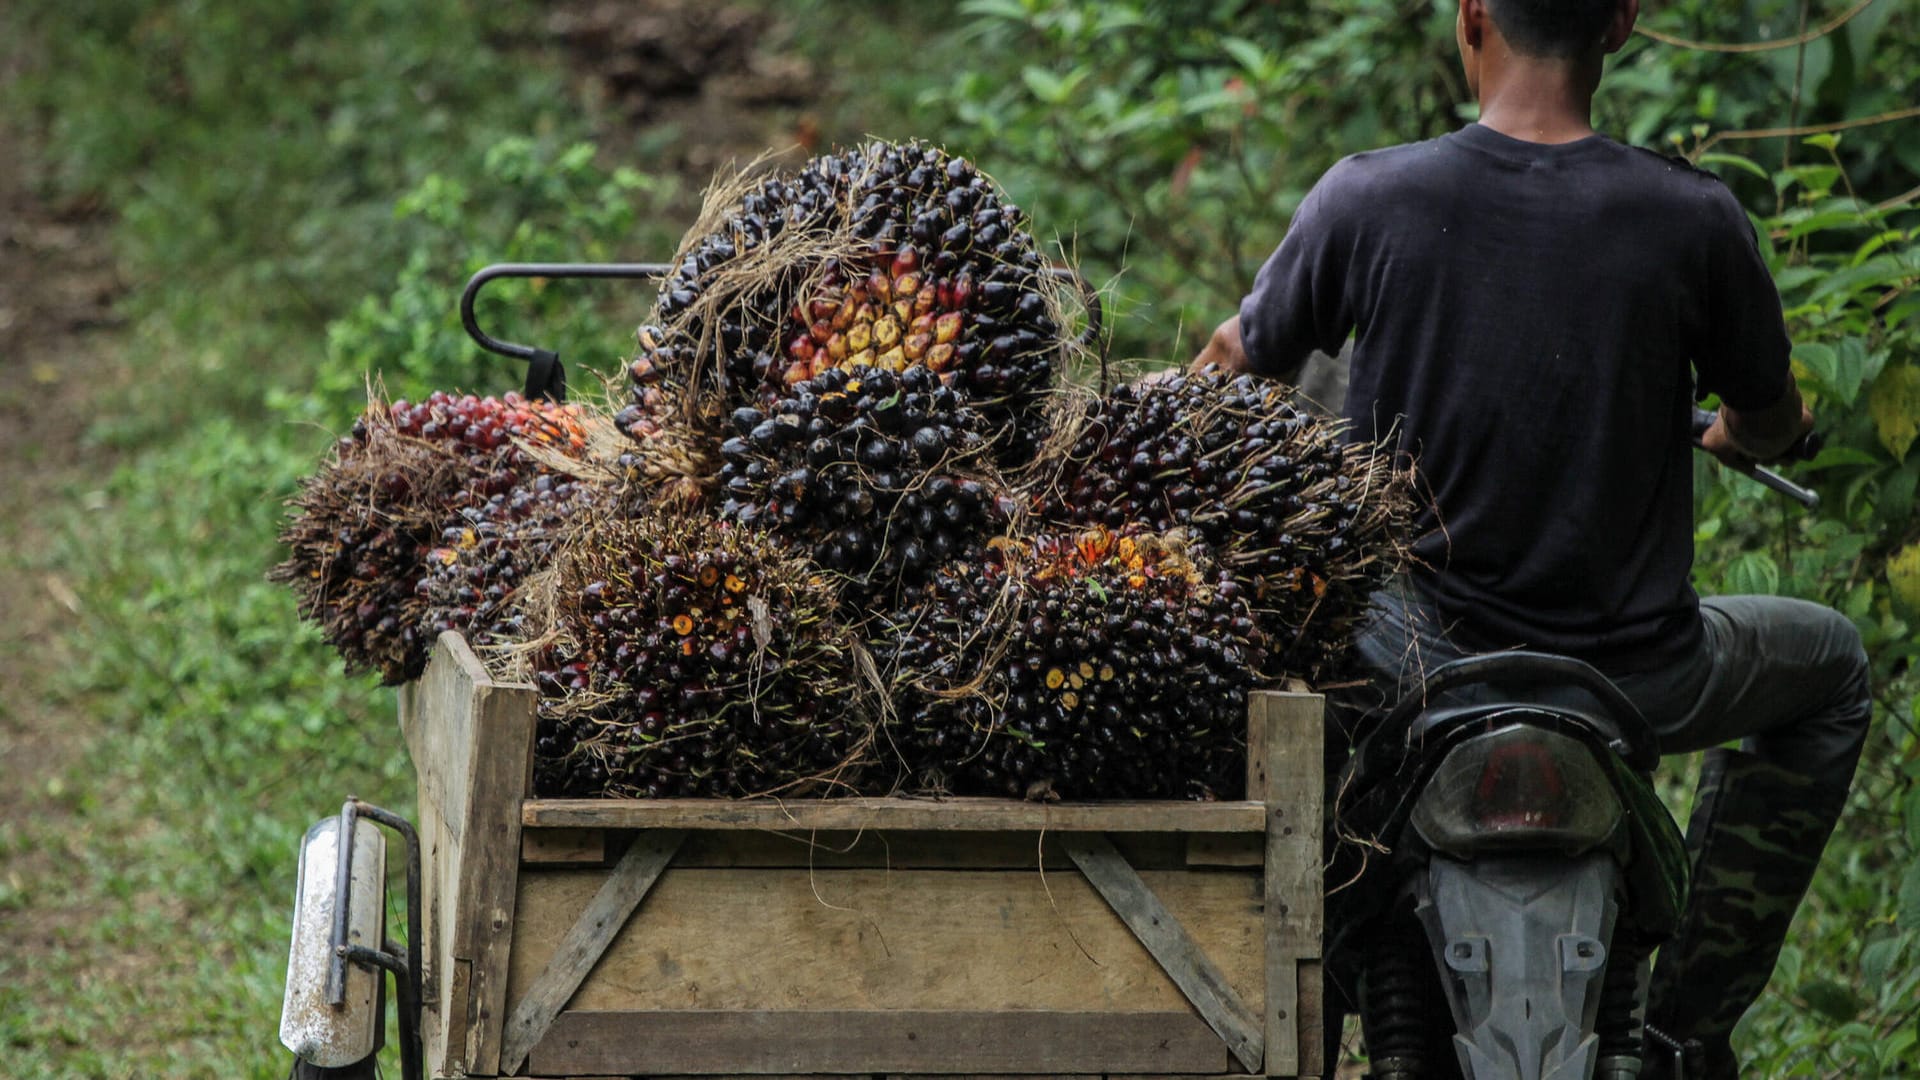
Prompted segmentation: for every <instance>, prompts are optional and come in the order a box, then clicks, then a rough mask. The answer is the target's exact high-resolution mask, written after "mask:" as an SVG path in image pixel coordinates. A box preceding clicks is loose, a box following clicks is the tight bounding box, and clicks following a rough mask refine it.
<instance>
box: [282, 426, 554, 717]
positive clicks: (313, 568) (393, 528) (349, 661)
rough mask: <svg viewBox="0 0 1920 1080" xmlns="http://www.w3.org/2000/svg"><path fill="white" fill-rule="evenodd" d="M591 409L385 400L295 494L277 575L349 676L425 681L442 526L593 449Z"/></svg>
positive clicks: (389, 680)
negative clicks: (546, 457) (429, 582)
mask: <svg viewBox="0 0 1920 1080" xmlns="http://www.w3.org/2000/svg"><path fill="white" fill-rule="evenodd" d="M580 416H581V414H580V410H579V408H578V407H577V406H571V405H554V404H549V403H545V402H531V401H527V400H524V399H523V398H521V397H520V396H519V395H518V394H508V395H506V396H505V397H503V398H491V397H489V398H480V397H475V396H473V395H471V394H469V395H465V396H456V395H453V394H448V393H444V392H439V391H436V392H435V393H434V394H432V395H431V396H430V397H428V398H427V399H426V400H425V401H422V402H418V403H410V402H408V401H405V400H399V401H395V402H393V403H391V404H390V405H388V404H381V403H377V402H376V403H375V404H373V405H371V406H369V407H368V409H367V411H366V413H365V414H363V415H362V416H361V418H360V419H359V420H358V421H357V422H355V424H354V427H353V431H352V433H351V434H350V435H348V436H347V437H345V438H343V439H340V440H339V441H338V442H337V443H336V444H335V446H334V451H333V454H332V456H331V458H330V459H329V460H328V461H326V462H325V463H324V464H323V465H322V466H321V468H320V470H319V472H317V473H316V474H315V475H314V476H312V477H310V478H308V479H307V480H306V481H305V482H304V483H303V484H302V485H301V489H300V492H299V493H298V494H297V495H296V496H295V497H294V498H293V499H292V500H291V501H290V504H289V505H290V506H291V508H292V511H293V513H292V515H291V516H290V518H289V520H288V522H287V525H286V527H285V529H284V530H283V531H282V532H281V535H280V542H281V543H282V544H285V545H286V546H287V548H288V555H287V559H286V561H285V562H282V563H281V564H280V565H279V566H277V567H275V568H274V569H273V571H272V572H271V573H270V574H269V575H268V576H269V577H270V578H271V579H272V580H275V581H280V582H285V583H286V584H288V585H290V586H291V587H292V588H293V590H294V593H295V595H296V597H297V598H298V600H299V604H300V613H301V614H302V615H303V616H305V617H306V618H308V619H311V620H313V621H314V622H316V623H319V624H320V627H321V632H322V635H323V636H324V637H325V638H326V639H327V641H328V642H329V643H330V644H332V645H333V646H334V647H335V648H336V649H337V650H338V651H339V652H340V655H341V656H342V658H343V659H345V661H346V665H347V669H348V670H349V671H362V670H372V671H377V672H379V674H380V676H381V679H382V681H383V682H386V683H388V684H393V683H399V682H404V681H406V680H408V679H412V678H414V677H416V676H418V675H419V674H420V671H421V669H422V668H423V667H424V666H425V664H426V658H427V652H428V650H429V647H430V646H431V643H432V638H433V633H432V630H431V628H430V627H429V626H427V625H426V622H425V619H426V614H427V598H426V597H425V596H424V595H423V594H422V592H421V588H420V586H421V582H422V580H423V578H424V577H425V575H426V570H427V555H428V552H429V551H430V550H431V549H432V548H433V547H434V546H435V545H436V544H437V543H439V540H440V536H441V531H442V529H443V528H445V527H446V526H447V525H448V524H450V523H452V522H454V521H456V520H458V515H459V514H460V512H461V511H462V510H466V509H472V508H475V507H479V506H483V505H485V504H486V502H487V500H488V499H490V498H491V497H493V496H495V495H502V494H505V493H506V492H508V491H510V490H512V489H513V488H514V486H515V485H516V484H519V483H522V482H525V481H528V480H530V479H531V478H533V477H535V476H537V475H540V474H542V473H544V472H546V471H548V470H547V467H546V465H544V464H542V461H541V457H540V453H543V452H544V453H548V454H558V455H560V456H564V457H578V456H581V455H582V454H584V453H585V449H586V445H587V434H586V429H585V427H584V426H583V425H582V423H581V419H580ZM536 447H537V448H540V450H539V451H536V450H535V449H534V448H536Z"/></svg>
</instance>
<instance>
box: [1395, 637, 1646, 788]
mask: <svg viewBox="0 0 1920 1080" xmlns="http://www.w3.org/2000/svg"><path fill="white" fill-rule="evenodd" d="M1486 683H1507V684H1511V685H1514V686H1527V687H1538V686H1566V685H1569V684H1571V685H1573V686H1576V687H1578V688H1579V689H1582V690H1585V691H1586V692H1588V693H1590V694H1592V695H1593V696H1594V697H1595V698H1596V699H1598V700H1599V702H1600V704H1601V706H1602V707H1603V708H1605V709H1606V710H1607V711H1608V712H1609V713H1611V714H1613V716H1614V718H1615V719H1616V720H1618V721H1619V722H1620V725H1621V727H1622V729H1623V731H1622V734H1624V735H1625V736H1626V741H1627V751H1628V752H1627V753H1626V754H1625V755H1622V756H1624V757H1626V758H1627V762H1628V764H1630V765H1632V766H1633V767H1635V768H1637V769H1642V770H1645V769H1651V768H1653V767H1654V766H1655V765H1656V764H1658V763H1659V761H1660V738H1659V735H1658V734H1657V733H1656V732H1655V731H1654V730H1653V725H1652V724H1649V723H1647V718H1646V716H1645V715H1643V714H1642V713H1641V712H1640V707H1639V706H1637V705H1635V704H1634V703H1633V700H1632V699H1631V698H1629V697H1627V695H1626V694H1624V693H1621V691H1620V688H1619V687H1618V686H1615V685H1614V684H1613V681H1612V680H1611V679H1608V678H1607V677H1606V676H1605V675H1602V674H1600V672H1599V671H1597V670H1595V669H1594V667H1593V666H1592V665H1591V664H1588V663H1586V662H1585V661H1581V660H1575V659H1574V658H1572V657H1570V656H1555V655H1553V654H1551V653H1538V652H1503V653H1488V654H1486V655H1484V656H1469V657H1465V658H1463V659H1460V660H1455V661H1453V662H1451V663H1448V664H1443V665H1441V666H1440V667H1439V668H1437V669H1435V671H1434V672H1433V674H1431V675H1429V676H1427V680H1426V682H1425V683H1424V684H1423V686H1422V687H1421V693H1420V694H1419V696H1417V697H1408V698H1405V699H1403V700H1402V701H1401V702H1400V704H1399V705H1397V706H1395V707H1394V710H1393V712H1392V713H1391V714H1389V715H1388V717H1387V721H1386V724H1385V727H1386V728H1387V729H1388V730H1398V729H1400V728H1402V727H1404V726H1406V724H1407V723H1408V722H1409V721H1410V720H1411V719H1412V717H1413V714H1414V713H1416V712H1419V711H1420V710H1421V709H1423V708H1425V707H1426V705H1427V702H1428V701H1429V700H1431V699H1432V698H1434V697H1436V696H1438V695H1440V694H1443V693H1445V692H1447V691H1449V690H1458V689H1459V688H1460V687H1462V686H1477V685H1482V684H1486Z"/></svg>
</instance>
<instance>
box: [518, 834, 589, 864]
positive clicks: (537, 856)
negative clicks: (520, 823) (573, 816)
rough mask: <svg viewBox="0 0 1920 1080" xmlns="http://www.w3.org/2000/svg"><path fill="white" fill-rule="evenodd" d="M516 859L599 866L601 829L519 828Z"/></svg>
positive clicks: (527, 862)
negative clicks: (518, 856) (518, 849)
mask: <svg viewBox="0 0 1920 1080" xmlns="http://www.w3.org/2000/svg"><path fill="white" fill-rule="evenodd" d="M520 861H521V863H523V864H525V865H527V866H599V865H602V864H604V863H605V862H606V861H607V834H606V831H605V830H604V829H522V830H521V831H520Z"/></svg>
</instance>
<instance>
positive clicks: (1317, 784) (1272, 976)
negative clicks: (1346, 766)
mask: <svg viewBox="0 0 1920 1080" xmlns="http://www.w3.org/2000/svg"><path fill="white" fill-rule="evenodd" d="M1324 704H1325V699H1324V698H1322V697H1321V696H1320V695H1317V694H1297V693H1286V694H1280V693H1266V692H1262V693H1256V694H1253V695H1251V696H1250V699H1249V702H1248V707H1249V710H1250V720H1249V723H1250V724H1251V725H1252V727H1253V729H1257V730H1258V732H1259V738H1260V741H1261V742H1263V743H1264V754H1263V757H1264V760H1265V762H1266V768H1265V777H1264V782H1265V795H1266V809H1267V866H1266V875H1265V877H1266V884H1265V895H1266V903H1265V908H1266V950H1265V953H1266V968H1267V994H1266V1006H1265V1022H1264V1027H1265V1031H1266V1047H1267V1059H1266V1066H1265V1068H1266V1073H1267V1075H1269V1076H1299V1075H1301V1074H1302V1073H1304V1072H1306V1071H1307V1070H1305V1069H1303V1068H1302V1067H1301V1066H1302V1064H1303V1063H1304V1062H1305V1061H1306V1060H1307V1054H1308V1053H1309V1051H1308V1048H1309V1047H1315V1046H1318V1045H1319V1043H1320V1026H1319V1025H1320V1021H1319V1017H1318V1015H1315V1016H1314V1017H1313V1018H1312V1024H1313V1027H1312V1029H1311V1030H1309V1029H1308V1028H1307V1022H1308V1018H1307V1017H1306V1016H1304V1015H1303V1013H1304V1012H1305V1011H1306V1010H1303V1009H1302V1007H1301V1002H1300V986H1299V972H1298V970H1297V966H1298V961H1300V960H1302V959H1313V958H1318V957H1319V955H1320V925H1321V889H1322V888H1323V886H1322V882H1321V853H1320V829H1321V823H1320V806H1321V788H1322V787H1323V780H1322V773H1321V769H1322V760H1321V752H1320V747H1321V741H1322V739H1323V733H1322V730H1321V722H1322V714H1323V707H1324Z"/></svg>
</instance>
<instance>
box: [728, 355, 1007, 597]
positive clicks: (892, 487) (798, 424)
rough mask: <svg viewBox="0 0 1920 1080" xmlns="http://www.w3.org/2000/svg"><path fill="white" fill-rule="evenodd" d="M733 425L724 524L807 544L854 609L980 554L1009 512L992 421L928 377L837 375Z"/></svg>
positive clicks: (869, 370) (911, 372)
mask: <svg viewBox="0 0 1920 1080" xmlns="http://www.w3.org/2000/svg"><path fill="white" fill-rule="evenodd" d="M732 424H733V429H734V432H735V434H734V436H733V437H732V438H730V439H728V440H727V441H726V443H725V444H723V445H722V447H721V454H722V457H723V458H724V460H725V466H724V467H723V468H722V470H721V474H720V475H721V486H722V490H723V493H724V497H725V500H726V501H725V503H724V505H723V509H722V513H723V514H724V515H725V516H726V517H728V518H729V519H731V520H733V521H736V522H739V523H740V524H742V525H746V526H750V527H756V528H764V529H769V530H772V531H773V532H774V533H776V534H777V535H778V536H780V537H781V538H782V539H783V541H785V542H788V543H795V542H797V543H798V544H799V545H800V547H801V549H802V550H804V551H805V552H806V553H807V554H808V555H809V556H810V557H811V558H812V559H813V561H814V563H815V564H816V565H818V566H820V567H822V568H823V569H826V570H829V571H832V572H833V573H834V574H835V575H837V576H838V577H840V578H841V579H842V581H843V582H845V584H846V585H847V588H848V597H849V599H850V600H853V601H855V602H867V601H871V600H874V599H879V598H888V599H890V598H891V597H892V596H893V595H894V594H895V590H896V589H897V588H898V587H899V586H900V585H902V584H907V585H913V584H917V583H919V582H921V581H924V580H925V579H926V577H927V576H928V575H929V574H930V573H932V571H933V570H934V568H935V567H937V566H939V565H940V564H942V563H945V562H947V561H949V560H951V559H954V558H957V557H966V556H970V555H977V554H978V552H979V550H980V548H981V545H982V544H983V543H984V542H985V540H986V537H987V535H988V533H989V532H991V531H994V530H995V529H997V528H998V527H999V526H1000V525H1002V524H1003V523H1004V522H1005V520H1006V515H1007V513H1008V511H1009V510H1010V509H1011V506H1010V504H1008V503H1007V501H1006V500H1005V497H1004V496H1003V495H1002V494H1001V493H1002V491H1003V488H1002V487H1001V485H1000V484H998V483H997V482H996V481H995V479H994V477H993V473H992V471H991V468H990V467H989V466H988V465H987V464H986V463H985V462H984V461H983V460H982V458H983V456H984V454H983V451H984V450H985V447H986V443H985V439H984V438H983V436H982V435H981V428H982V425H983V421H982V420H981V419H980V418H979V416H978V414H977V413H975V412H974V411H973V410H972V409H970V408H968V407H967V406H966V405H964V404H963V403H962V400H961V397H960V395H959V394H958V393H957V392H956V391H954V390H952V389H951V388H949V387H947V386H945V385H943V384H942V383H941V381H940V379H939V378H938V377H937V376H935V375H934V374H933V373H932V372H931V371H929V370H928V369H927V368H925V367H921V366H915V367H909V368H907V369H906V370H905V371H902V372H899V373H898V374H896V373H894V372H892V371H890V370H887V369H885V368H873V367H856V368H853V369H851V370H843V369H840V368H829V369H827V370H825V371H823V372H821V373H820V374H819V375H818V376H817V377H815V378H812V379H809V380H806V381H804V382H801V383H798V384H796V385H795V386H793V387H792V388H790V389H789V391H788V392H787V395H786V396H783V397H782V398H780V399H779V400H778V401H776V402H774V403H773V404H772V405H771V406H770V407H769V408H767V409H764V410H763V409H757V408H752V407H743V408H741V409H739V410H738V411H736V412H735V414H734V416H733V417H732Z"/></svg>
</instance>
